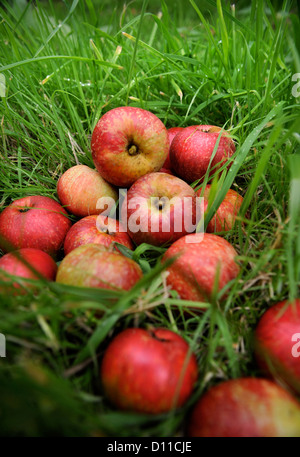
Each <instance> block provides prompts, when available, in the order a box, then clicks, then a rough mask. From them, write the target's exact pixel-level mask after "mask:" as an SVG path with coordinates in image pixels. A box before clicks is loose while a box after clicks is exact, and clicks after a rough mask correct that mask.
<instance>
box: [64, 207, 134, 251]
mask: <svg viewBox="0 0 300 457" xmlns="http://www.w3.org/2000/svg"><path fill="white" fill-rule="evenodd" d="M114 242H115V243H120V244H123V245H124V246H126V247H127V248H129V249H131V250H132V249H133V244H132V241H131V239H130V237H129V236H128V234H127V233H126V232H125V229H123V230H122V229H121V224H120V223H119V221H117V220H114V219H112V218H110V217H107V216H101V215H99V216H97V215H93V216H87V217H84V218H82V219H80V220H79V221H78V222H76V223H75V224H74V225H73V226H72V227H71V229H70V230H69V232H68V233H67V236H66V239H65V243H64V251H65V255H67V254H69V252H71V251H73V249H75V248H77V247H78V246H81V245H83V244H91V243H95V244H103V245H104V246H109V245H110V244H111V243H114ZM116 249H117V247H116Z"/></svg>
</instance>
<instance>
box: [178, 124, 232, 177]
mask: <svg viewBox="0 0 300 457" xmlns="http://www.w3.org/2000/svg"><path fill="white" fill-rule="evenodd" d="M221 130H222V129H221V128H220V127H217V126H214V125H193V126H190V127H185V128H184V129H183V130H182V132H179V133H178V134H177V135H176V136H175V138H174V139H173V141H172V144H171V147H170V162H171V167H172V170H173V171H174V172H175V174H176V175H177V176H179V177H180V178H182V179H183V180H184V181H186V182H188V183H192V182H194V181H196V180H200V181H199V182H201V181H202V180H203V179H204V176H205V174H206V172H207V170H208V168H209V165H210V171H209V176H211V175H212V174H213V173H215V172H216V171H217V170H218V169H219V168H220V167H221V166H223V165H224V164H226V166H228V167H230V165H231V162H230V157H231V156H232V154H233V153H234V152H235V145H234V141H233V140H232V138H230V136H229V134H228V132H227V131H226V130H223V131H222V133H221ZM219 137H220V138H219ZM217 141H219V143H218V146H216V144H217ZM215 146H216V148H217V149H216V152H215V155H214V156H213V153H214V148H215ZM212 156H213V158H212ZM210 161H211V164H210Z"/></svg>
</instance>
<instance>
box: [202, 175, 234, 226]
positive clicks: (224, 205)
mask: <svg viewBox="0 0 300 457" xmlns="http://www.w3.org/2000/svg"><path fill="white" fill-rule="evenodd" d="M210 192H211V185H210V184H207V185H206V186H205V189H204V190H203V191H202V188H200V189H199V190H198V191H197V192H196V195H197V196H198V197H200V196H201V195H202V196H203V198H204V211H206V210H207V208H208V204H209V194H210ZM242 203H243V197H242V196H241V195H240V194H239V193H238V192H236V191H235V190H233V189H229V190H228V192H227V193H226V195H225V197H224V199H223V201H222V202H221V204H220V206H219V207H218V209H217V211H216V213H215V215H214V216H213V217H212V218H211V220H210V221H209V223H208V225H207V228H206V232H207V233H214V232H224V231H228V230H231V229H232V228H233V226H234V224H235V221H236V218H237V215H238V213H239V210H240V208H241V206H242Z"/></svg>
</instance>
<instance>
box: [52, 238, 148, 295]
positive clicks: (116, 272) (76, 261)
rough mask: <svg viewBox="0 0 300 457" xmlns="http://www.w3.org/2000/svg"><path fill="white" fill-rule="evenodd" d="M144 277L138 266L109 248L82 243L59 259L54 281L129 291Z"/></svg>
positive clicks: (71, 284)
mask: <svg viewBox="0 0 300 457" xmlns="http://www.w3.org/2000/svg"><path fill="white" fill-rule="evenodd" d="M142 276H143V273H142V270H141V268H140V266H139V265H138V264H137V263H136V262H134V261H133V260H131V259H129V258H128V257H125V256H124V255H122V254H121V253H119V252H117V251H116V250H114V251H112V249H111V247H106V246H104V245H102V244H84V245H82V246H79V247H77V248H76V249H74V250H73V251H71V252H70V253H69V254H68V255H66V256H65V257H64V258H63V260H62V261H61V263H60V265H59V267H58V271H57V276H56V282H59V283H62V284H67V285H70V286H79V287H97V288H102V289H112V290H130V289H131V288H132V287H133V286H134V285H135V284H136V283H137V282H138V281H139V279H141V278H142Z"/></svg>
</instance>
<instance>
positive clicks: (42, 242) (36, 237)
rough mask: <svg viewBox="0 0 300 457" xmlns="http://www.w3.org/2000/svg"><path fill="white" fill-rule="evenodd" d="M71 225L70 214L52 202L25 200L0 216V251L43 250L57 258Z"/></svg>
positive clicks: (20, 200)
mask: <svg viewBox="0 0 300 457" xmlns="http://www.w3.org/2000/svg"><path fill="white" fill-rule="evenodd" d="M71 225H72V223H71V221H70V220H69V218H68V213H67V212H66V210H65V209H64V208H63V207H62V206H61V205H60V204H59V203H58V202H56V201H55V200H53V199H52V198H50V197H43V196H40V195H33V196H29V197H24V198H21V199H18V200H15V201H14V202H12V203H11V204H10V205H9V206H7V207H6V208H5V209H4V210H3V211H2V213H1V214H0V248H1V249H2V250H3V251H4V252H8V251H13V250H16V249H22V248H35V249H41V250H42V251H45V252H47V254H49V255H51V256H52V257H54V258H57V256H58V255H59V253H60V250H61V249H62V248H63V244H64V240H65V237H66V235H67V232H68V231H69V229H70V227H71Z"/></svg>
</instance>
